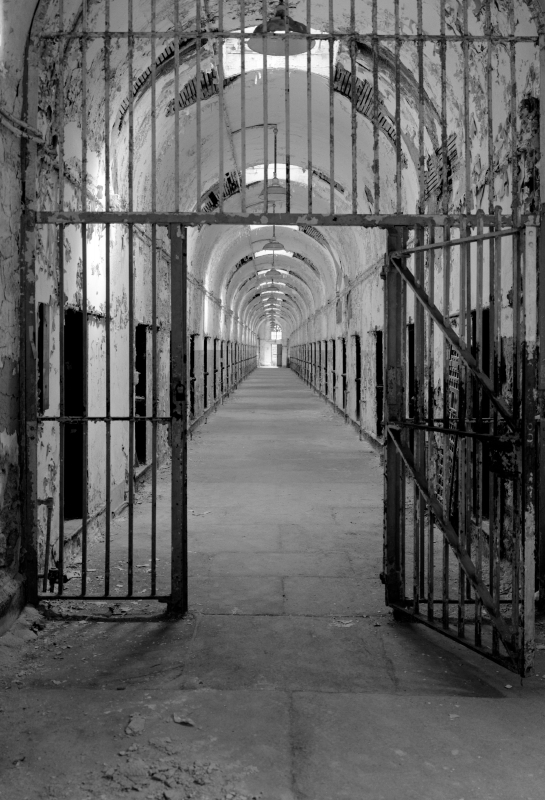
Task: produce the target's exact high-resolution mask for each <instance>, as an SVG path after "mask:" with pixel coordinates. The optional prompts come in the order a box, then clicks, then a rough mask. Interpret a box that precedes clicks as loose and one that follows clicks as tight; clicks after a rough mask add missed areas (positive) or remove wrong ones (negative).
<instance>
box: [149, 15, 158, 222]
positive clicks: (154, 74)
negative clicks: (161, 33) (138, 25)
mask: <svg viewBox="0 0 545 800" xmlns="http://www.w3.org/2000/svg"><path fill="white" fill-rule="evenodd" d="M156 3H157V0H151V30H152V33H155V26H156V21H157V13H156V12H157V9H156ZM155 44H156V39H155V36H152V38H151V63H150V69H151V109H150V117H151V163H152V168H151V210H152V211H156V210H157V168H156V164H157V70H156V65H155V62H156V60H157V56H156V52H155Z"/></svg>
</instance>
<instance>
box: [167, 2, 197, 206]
mask: <svg viewBox="0 0 545 800" xmlns="http://www.w3.org/2000/svg"><path fill="white" fill-rule="evenodd" d="M198 2H199V0H197V3H198ZM199 26H200V14H199V19H198V20H197V27H198V29H199V30H200V28H199ZM199 57H200V48H198V50H197V60H198V59H199ZM199 80H200V75H199ZM197 92H198V90H197ZM198 101H199V94H198V93H197V103H198ZM198 109H199V105H198V106H197V114H198ZM200 141H201V139H200V136H197V210H199V211H200V202H201V195H200V191H199V176H200V172H201V162H200V146H201V145H200ZM174 210H175V211H179V210H180V0H174Z"/></svg>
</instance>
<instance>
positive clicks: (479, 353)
mask: <svg viewBox="0 0 545 800" xmlns="http://www.w3.org/2000/svg"><path fill="white" fill-rule="evenodd" d="M482 230H483V224H482V222H480V223H479V225H478V226H477V233H478V234H479V233H482ZM483 278H484V245H483V242H478V244H477V275H476V292H475V336H474V341H475V356H476V359H477V367H478V368H479V369H480V370H481V371H483V370H484V369H485V365H484V363H483ZM473 397H474V405H475V402H476V405H477V408H476V409H475V407H473V414H474V415H475V417H476V419H477V427H478V428H479V429H480V428H481V426H482V400H483V398H482V389H481V387H480V386H479V385H478V384H475V391H474V392H473ZM473 470H474V477H473V486H472V490H473V492H474V497H473V504H472V505H473V515H474V518H475V528H476V531H477V542H476V551H475V568H476V570H477V575H478V576H479V578H482V571H483V532H482V523H483V450H482V442H481V441H479V439H475V440H474V441H473ZM475 644H476V645H477V646H478V647H480V646H481V644H482V603H481V600H480V598H479V596H478V595H477V594H476V595H475Z"/></svg>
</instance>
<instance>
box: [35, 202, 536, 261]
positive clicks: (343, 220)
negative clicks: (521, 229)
mask: <svg viewBox="0 0 545 800" xmlns="http://www.w3.org/2000/svg"><path fill="white" fill-rule="evenodd" d="M30 216H31V218H32V219H33V220H34V222H35V223H36V224H38V225H44V224H45V225H59V224H61V223H63V224H64V225H80V224H82V223H84V222H87V223H91V224H97V223H98V224H100V223H106V222H114V223H123V224H127V225H128V224H129V223H135V224H151V223H153V222H155V223H157V224H158V225H165V226H167V225H171V224H173V223H176V224H179V225H186V226H189V227H193V226H198V225H263V224H264V223H263V221H262V220H263V213H262V212H259V213H246V214H238V213H232V214H230V213H225V212H224V213H223V214H219V213H196V212H185V211H174V212H173V211H170V212H166V211H165V212H157V213H155V214H152V213H151V212H144V211H132V212H130V211H109V212H108V213H106V212H104V211H86V212H81V211H64V212H61V211H37V212H36V213H35V214H31V215H30ZM274 219H275V222H276V224H277V225H323V226H336V225H341V226H344V225H347V226H359V227H362V228H377V227H378V228H390V227H400V226H402V227H407V228H413V227H414V226H415V225H426V224H428V223H429V222H434V223H435V225H436V226H437V227H443V226H444V225H447V224H449V225H451V227H458V226H459V225H460V224H461V215H458V214H425V215H424V214H423V215H419V214H402V213H400V214H397V213H396V214H306V213H303V214H301V213H292V212H290V213H280V212H277V213H276V214H275V217H274ZM496 221H497V220H496V217H495V216H494V215H493V214H485V215H484V217H483V223H484V224H485V225H494V224H495V223H496ZM511 221H512V220H511V217H510V216H503V217H502V224H510V223H511ZM465 222H467V224H469V225H471V226H476V225H477V222H478V217H477V215H472V216H470V217H466V216H464V224H465ZM527 222H529V223H530V224H532V223H533V222H535V217H534V215H523V216H522V217H521V220H520V223H521V225H522V224H525V223H527ZM516 232H517V231H516V229H511V230H505V229H504V230H503V231H502V232H501V235H502V236H508V235H510V234H513V233H516ZM484 236H485V237H486V238H490V237H489V234H484ZM470 238H471V241H477V239H476V238H475V237H474V236H473V237H470ZM491 238H497V237H496V236H492V237H491ZM458 242H459V240H454V241H453V244H456V243H458ZM446 246H448V245H446ZM436 247H439V245H436ZM399 252H400V253H401V254H404V253H407V254H408V255H410V254H411V252H412V251H408V252H407V251H399Z"/></svg>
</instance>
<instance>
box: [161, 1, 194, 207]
mask: <svg viewBox="0 0 545 800" xmlns="http://www.w3.org/2000/svg"><path fill="white" fill-rule="evenodd" d="M197 2H199V0H197ZM200 25H201V23H200V14H199V21H198V22H197V27H198V30H199V31H200ZM180 34H181V31H180V0H174V42H173V44H174V208H175V209H176V211H179V210H180ZM198 41H199V42H200V39H199V40H198ZM197 57H200V48H198V56H197ZM199 80H200V75H199V79H198V81H199ZM198 81H197V83H198ZM198 91H199V90H197V102H198V99H199V94H198ZM197 114H198V109H197ZM200 142H201V140H200V137H199V136H198V137H197V176H199V175H200V171H201V167H200V165H201V160H200V159H201V156H200V152H201V151H200V147H201V144H200ZM200 197H201V195H200V193H199V186H198V177H197V207H199V203H200ZM149 221H150V222H152V220H149Z"/></svg>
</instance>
